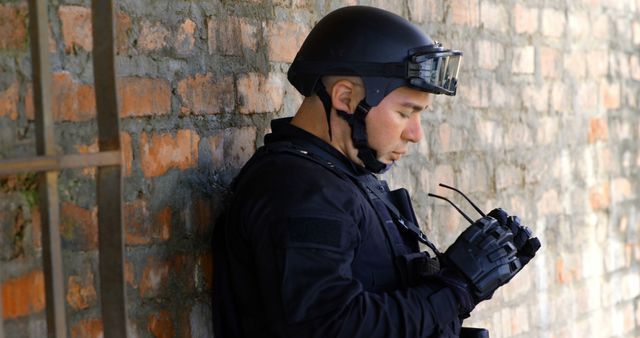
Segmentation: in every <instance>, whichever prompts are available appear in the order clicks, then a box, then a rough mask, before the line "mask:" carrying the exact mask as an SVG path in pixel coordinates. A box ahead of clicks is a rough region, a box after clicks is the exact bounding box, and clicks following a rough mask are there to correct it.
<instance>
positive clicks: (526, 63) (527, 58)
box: [512, 46, 535, 74]
mask: <svg viewBox="0 0 640 338" xmlns="http://www.w3.org/2000/svg"><path fill="white" fill-rule="evenodd" d="M534 55H535V50H534V49H533V47H531V46H528V47H516V48H514V51H513V63H512V67H513V72H514V73H524V74H533V71H534V61H535V58H534Z"/></svg>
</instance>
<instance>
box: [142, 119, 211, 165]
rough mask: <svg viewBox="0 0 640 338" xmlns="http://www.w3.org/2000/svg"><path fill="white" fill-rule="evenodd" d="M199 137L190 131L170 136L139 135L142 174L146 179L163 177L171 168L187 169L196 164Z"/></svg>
mask: <svg viewBox="0 0 640 338" xmlns="http://www.w3.org/2000/svg"><path fill="white" fill-rule="evenodd" d="M199 140H200V137H199V136H198V134H196V133H195V132H193V131H192V130H188V129H185V130H178V131H177V132H176V135H172V134H168V133H166V134H155V133H153V134H147V133H143V134H142V135H140V158H141V163H140V164H141V167H142V172H143V173H144V175H145V176H147V177H155V176H160V175H163V174H164V173H166V172H167V170H169V169H171V168H177V169H182V170H184V169H187V168H190V167H193V166H195V164H196V163H198V141H199Z"/></svg>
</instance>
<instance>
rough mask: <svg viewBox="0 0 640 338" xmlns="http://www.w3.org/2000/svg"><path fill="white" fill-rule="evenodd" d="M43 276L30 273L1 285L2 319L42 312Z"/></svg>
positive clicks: (34, 272) (35, 272)
mask: <svg viewBox="0 0 640 338" xmlns="http://www.w3.org/2000/svg"><path fill="white" fill-rule="evenodd" d="M44 307H45V295H44V275H43V273H42V271H39V270H38V271H32V272H29V273H27V274H25V275H23V276H20V277H17V278H11V279H7V280H5V281H4V283H2V316H3V318H4V319H12V318H17V317H22V316H25V315H28V314H31V313H37V312H40V311H42V310H44Z"/></svg>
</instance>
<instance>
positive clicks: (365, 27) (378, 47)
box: [213, 6, 539, 338]
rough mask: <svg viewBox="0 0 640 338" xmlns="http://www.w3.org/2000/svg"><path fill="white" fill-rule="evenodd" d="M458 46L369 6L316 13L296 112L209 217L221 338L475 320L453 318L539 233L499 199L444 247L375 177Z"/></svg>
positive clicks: (409, 330) (389, 329)
mask: <svg viewBox="0 0 640 338" xmlns="http://www.w3.org/2000/svg"><path fill="white" fill-rule="evenodd" d="M461 58H462V53H461V52H459V51H455V50H450V49H446V48H444V47H443V46H442V45H441V44H439V43H437V42H435V41H433V40H432V39H431V38H430V37H428V36H427V35H426V34H424V33H423V32H422V31H421V30H420V29H419V28H417V27H416V26H414V25H413V24H411V23H410V22H408V21H407V20H405V19H404V18H402V17H400V16H397V15H395V14H392V13H389V12H387V11H384V10H380V9H376V8H372V7H364V6H353V7H346V8H342V9H338V10H336V11H334V12H332V13H330V14H328V15H327V16H326V17H324V18H323V19H322V20H320V21H319V22H318V23H317V25H316V26H315V27H314V28H313V29H312V31H311V32H310V33H309V35H308V37H307V38H306V40H305V42H304V44H303V45H302V47H301V48H300V50H299V52H298V54H297V56H296V58H295V60H294V61H293V63H292V65H291V67H290V69H289V72H288V78H289V81H290V82H291V83H292V84H293V86H295V88H297V89H298V90H299V91H300V93H302V94H303V95H304V96H305V99H304V101H303V102H302V104H301V106H300V108H299V110H298V111H297V113H296V115H295V116H294V117H293V118H286V119H277V120H274V121H272V125H271V127H272V133H270V134H268V135H267V136H266V137H265V145H264V146H263V147H261V148H260V149H258V151H257V152H256V154H255V155H254V156H253V157H252V158H251V159H250V160H249V162H248V163H247V164H246V165H245V166H244V167H243V169H242V170H241V172H240V174H239V175H238V177H236V179H235V180H234V183H233V186H232V190H233V193H232V196H231V197H230V199H229V206H228V208H227V209H226V212H225V213H224V214H223V216H224V217H223V218H222V219H221V220H219V222H217V224H216V229H215V236H214V257H215V261H214V265H215V274H214V275H215V281H214V296H213V297H214V327H215V331H216V337H217V338H221V337H349V338H353V337H367V338H370V337H412V338H415V337H459V336H460V335H461V334H462V335H463V336H464V335H469V334H470V333H472V332H474V331H465V330H461V321H462V319H464V318H466V317H468V315H469V314H470V312H471V311H472V310H473V308H474V307H475V306H476V305H477V304H478V303H479V302H481V301H483V300H486V299H489V298H491V296H492V294H493V292H494V291H495V290H496V289H497V288H498V287H500V286H501V285H504V284H505V283H507V282H508V281H509V280H510V279H511V278H512V277H513V276H514V275H515V274H516V273H517V272H518V271H520V270H521V269H522V267H523V266H524V264H526V263H527V262H528V261H529V260H530V259H531V258H532V257H533V256H534V254H535V251H536V250H537V249H538V248H539V241H537V238H535V237H533V236H532V235H531V232H530V231H529V230H528V229H527V228H526V227H523V226H521V225H520V223H519V220H518V218H517V217H514V216H509V215H507V213H506V212H504V211H503V210H501V209H496V210H493V211H492V212H491V213H489V215H487V216H484V217H482V218H480V219H479V220H477V221H475V222H472V224H471V225H470V226H469V227H468V228H467V229H466V230H465V231H464V232H463V233H462V234H461V235H460V237H458V239H457V240H456V241H455V242H454V244H453V245H451V246H450V247H449V248H448V249H447V250H446V251H445V252H444V253H441V252H440V251H438V249H437V248H436V247H435V245H433V243H431V242H430V241H429V240H428V238H427V237H426V236H425V235H424V233H422V231H421V230H420V228H419V226H418V225H417V221H416V219H415V216H414V214H413V210H412V208H411V203H410V201H409V197H408V194H407V192H406V190H404V189H399V190H395V191H389V188H388V187H387V186H386V183H385V182H384V181H381V180H379V179H378V178H377V177H376V176H375V174H379V173H382V172H384V171H386V170H388V169H389V168H390V167H391V166H392V165H393V163H394V162H396V161H398V160H399V159H400V158H401V157H402V156H403V155H404V154H405V153H406V152H407V145H408V144H409V143H410V142H411V143H414V142H418V141H419V140H420V138H421V137H422V134H423V131H422V129H421V126H420V113H421V112H422V111H423V110H425V108H427V107H428V106H429V104H430V102H431V97H432V95H436V94H445V95H450V96H453V95H455V93H456V88H457V76H458V68H459V65H460V60H461ZM419 242H422V243H424V244H426V245H428V246H429V247H431V249H432V255H429V254H428V253H426V252H420V251H419V246H418V243H419ZM475 332H476V333H477V334H478V336H482V334H483V331H475Z"/></svg>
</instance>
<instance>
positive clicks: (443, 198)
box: [428, 193, 473, 224]
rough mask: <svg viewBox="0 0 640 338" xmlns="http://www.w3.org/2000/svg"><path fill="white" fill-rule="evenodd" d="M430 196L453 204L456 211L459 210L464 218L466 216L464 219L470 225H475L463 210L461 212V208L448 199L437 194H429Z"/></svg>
mask: <svg viewBox="0 0 640 338" xmlns="http://www.w3.org/2000/svg"><path fill="white" fill-rule="evenodd" d="M428 195H429V196H431V197H435V198H439V199H441V200H445V201H447V202H449V204H451V205H452V206H453V207H454V208H456V210H458V212H459V213H460V214H461V215H462V216H464V218H466V219H467V221H469V223H471V224H473V220H472V219H471V218H470V217H469V216H467V214H465V213H464V212H463V211H462V210H460V208H458V206H457V205H455V204H454V203H453V202H451V201H450V200H449V199H448V198H446V197H442V196H439V195H436V194H432V193H429V194H428Z"/></svg>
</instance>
